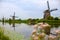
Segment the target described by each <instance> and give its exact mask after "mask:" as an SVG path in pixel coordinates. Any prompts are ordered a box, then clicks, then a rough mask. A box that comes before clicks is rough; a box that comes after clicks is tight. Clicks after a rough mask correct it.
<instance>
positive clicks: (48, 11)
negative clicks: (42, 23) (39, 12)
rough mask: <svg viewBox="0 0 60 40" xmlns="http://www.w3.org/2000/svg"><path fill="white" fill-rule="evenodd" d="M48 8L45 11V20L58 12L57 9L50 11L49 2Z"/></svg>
mask: <svg viewBox="0 0 60 40" xmlns="http://www.w3.org/2000/svg"><path fill="white" fill-rule="evenodd" d="M47 7H48V9H47V10H45V11H44V19H47V18H48V17H49V16H51V12H53V11H56V10H58V9H57V8H56V9H52V10H50V7H49V2H48V1H47Z"/></svg>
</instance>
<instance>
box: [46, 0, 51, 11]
mask: <svg viewBox="0 0 60 40" xmlns="http://www.w3.org/2000/svg"><path fill="white" fill-rule="evenodd" d="M47 6H48V10H49V11H50V7H49V2H48V1H47Z"/></svg>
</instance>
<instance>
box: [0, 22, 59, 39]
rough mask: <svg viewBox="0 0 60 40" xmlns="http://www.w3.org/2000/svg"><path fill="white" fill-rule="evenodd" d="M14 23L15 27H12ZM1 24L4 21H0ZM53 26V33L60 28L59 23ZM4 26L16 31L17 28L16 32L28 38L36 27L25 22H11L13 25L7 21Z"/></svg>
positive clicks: (0, 24)
mask: <svg viewBox="0 0 60 40" xmlns="http://www.w3.org/2000/svg"><path fill="white" fill-rule="evenodd" d="M12 25H13V27H14V28H15V29H14V28H13V27H12ZM0 26H2V23H0ZM51 26H52V28H51V30H50V32H51V33H53V34H54V33H55V32H54V31H55V30H57V29H59V30H60V26H59V25H51ZM55 26H56V27H57V28H56V27H55ZM4 27H5V28H6V29H9V30H10V31H14V30H15V31H16V32H18V33H20V34H22V35H24V37H25V39H27V38H29V37H30V36H31V33H32V31H33V29H34V28H33V25H27V24H24V23H21V24H11V25H9V24H8V23H5V25H4Z"/></svg>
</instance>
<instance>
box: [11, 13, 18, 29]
mask: <svg viewBox="0 0 60 40" xmlns="http://www.w3.org/2000/svg"><path fill="white" fill-rule="evenodd" d="M11 17H12V27H14V30H15V18H17V16H15V12H14V15H13V16H11Z"/></svg>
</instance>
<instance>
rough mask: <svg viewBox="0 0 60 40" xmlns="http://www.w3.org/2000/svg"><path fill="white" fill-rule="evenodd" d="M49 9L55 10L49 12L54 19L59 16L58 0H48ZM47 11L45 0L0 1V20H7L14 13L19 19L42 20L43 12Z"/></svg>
mask: <svg viewBox="0 0 60 40" xmlns="http://www.w3.org/2000/svg"><path fill="white" fill-rule="evenodd" d="M48 1H49V4H50V9H55V8H57V9H58V10H57V11H53V12H51V15H52V16H54V17H59V16H60V0H48ZM46 9H47V0H0V18H2V17H3V16H5V17H6V18H9V17H10V16H11V15H13V14H14V12H15V13H16V16H18V17H19V18H21V19H27V18H43V15H44V13H43V12H44V10H46Z"/></svg>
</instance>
